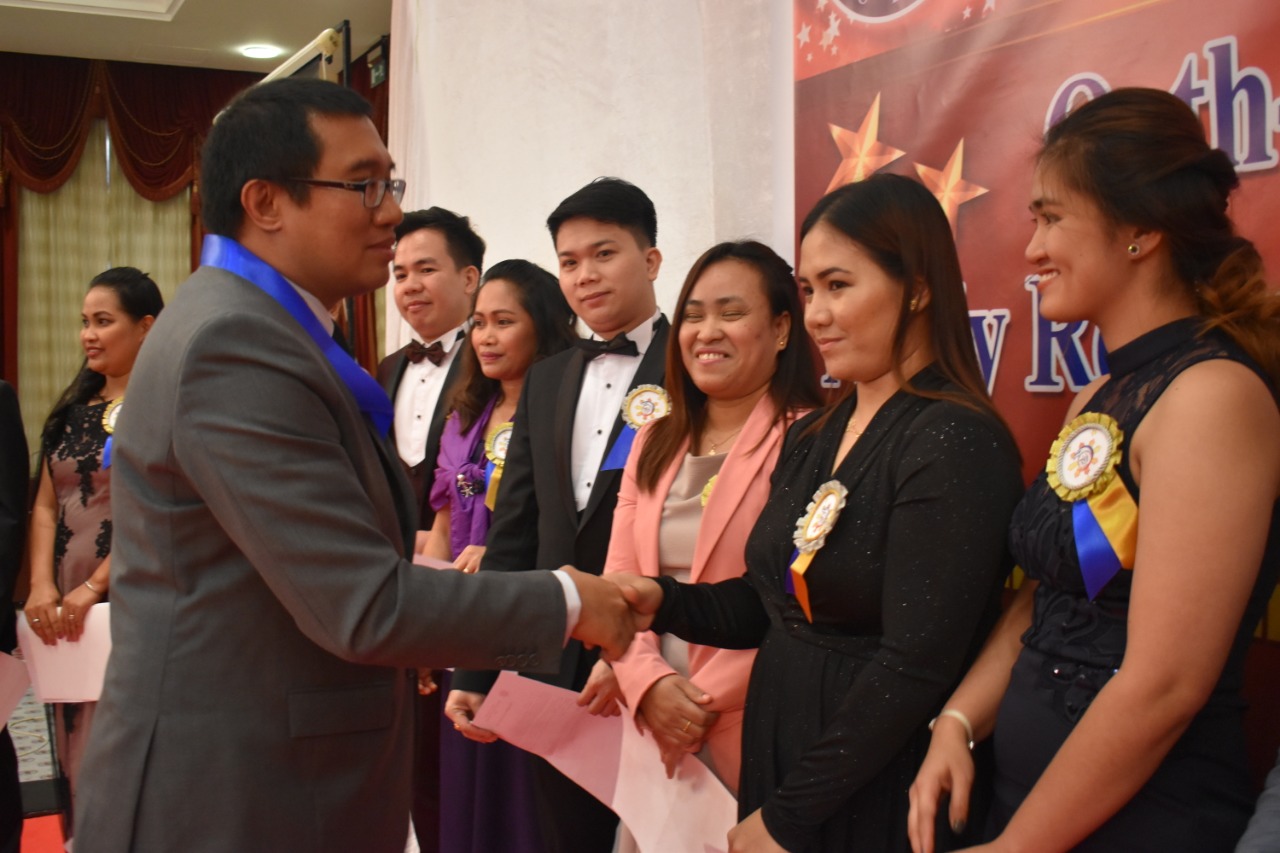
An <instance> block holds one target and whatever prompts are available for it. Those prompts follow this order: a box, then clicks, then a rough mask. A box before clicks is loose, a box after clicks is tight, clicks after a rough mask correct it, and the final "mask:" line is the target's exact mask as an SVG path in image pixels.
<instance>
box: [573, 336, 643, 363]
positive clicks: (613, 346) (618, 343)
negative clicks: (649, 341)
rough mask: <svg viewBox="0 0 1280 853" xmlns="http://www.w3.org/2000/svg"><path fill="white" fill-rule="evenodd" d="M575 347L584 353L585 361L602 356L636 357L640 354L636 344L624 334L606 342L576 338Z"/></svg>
mask: <svg viewBox="0 0 1280 853" xmlns="http://www.w3.org/2000/svg"><path fill="white" fill-rule="evenodd" d="M577 345H578V349H580V350H582V351H583V352H584V353H586V356H587V361H591V360H592V359H594V358H596V357H597V356H602V355H631V356H636V355H639V354H640V349H639V347H637V346H636V342H635V341H633V340H631V339H630V338H628V337H627V335H626V333H625V332H624V333H623V334H621V335H618V336H617V337H616V338H613V339H611V340H607V341H597V340H592V339H591V338H578V340H577Z"/></svg>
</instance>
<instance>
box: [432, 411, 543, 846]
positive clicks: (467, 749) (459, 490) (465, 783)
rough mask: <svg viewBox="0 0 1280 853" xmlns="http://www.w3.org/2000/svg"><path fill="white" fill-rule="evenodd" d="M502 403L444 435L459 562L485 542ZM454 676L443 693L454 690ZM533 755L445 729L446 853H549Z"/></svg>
mask: <svg viewBox="0 0 1280 853" xmlns="http://www.w3.org/2000/svg"><path fill="white" fill-rule="evenodd" d="M496 402H497V400H496V399H495V400H490V401H489V405H487V406H485V408H484V411H483V412H481V413H480V417H479V418H477V420H476V422H475V423H474V424H472V425H471V429H469V430H467V431H466V432H465V433H464V432H462V430H461V429H459V426H458V417H457V414H456V413H452V412H451V413H450V414H449V419H448V420H447V421H446V422H445V425H444V432H443V433H442V434H441V436H440V455H439V456H438V457H437V461H436V474H435V480H434V482H433V484H432V487H431V495H430V501H431V508H432V509H433V510H435V511H437V512H439V511H440V510H441V509H442V508H443V507H444V506H445V505H448V506H449V548H450V551H451V553H452V554H453V556H454V558H455V559H456V558H457V556H458V555H459V554H460V553H461V552H462V549H463V548H466V547H467V546H468V545H483V544H484V541H485V536H486V534H487V533H488V532H489V517H490V513H489V510H488V508H487V507H485V505H484V491H485V466H486V465H487V463H488V460H487V459H486V458H485V454H484V437H485V433H486V432H487V431H488V428H489V419H490V416H491V415H492V414H493V407H494V404H495V403H496ZM451 676H452V673H445V675H444V677H443V679H442V680H441V684H440V689H441V690H442V691H445V692H446V693H447V691H448V690H449V683H450V681H451ZM530 769H531V768H530V764H529V756H528V754H527V753H525V752H524V751H523V750H520V749H518V748H516V747H514V746H512V745H511V744H509V743H506V742H505V741H498V742H496V743H490V744H482V743H475V742H474V741H470V740H467V739H466V738H465V737H463V736H462V735H460V734H458V732H456V731H454V729H453V727H452V726H441V727H440V850H441V853H491V851H495V850H502V851H511V853H542V849H543V848H542V836H541V833H540V831H539V829H538V814H537V807H536V806H535V804H534V799H533V777H532V775H531V772H530Z"/></svg>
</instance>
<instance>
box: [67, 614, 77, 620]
mask: <svg viewBox="0 0 1280 853" xmlns="http://www.w3.org/2000/svg"><path fill="white" fill-rule="evenodd" d="M67 618H68V619H74V618H76V615H75V614H74V613H69V614H67Z"/></svg>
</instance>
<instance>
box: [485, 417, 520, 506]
mask: <svg viewBox="0 0 1280 853" xmlns="http://www.w3.org/2000/svg"><path fill="white" fill-rule="evenodd" d="M513 429H515V424H513V423H512V422H511V421H506V422H505V423H500V424H498V425H497V426H496V427H494V429H493V430H491V431H490V432H489V435H488V437H487V438H485V440H484V455H485V457H486V458H487V459H488V460H489V464H487V465H486V466H485V469H484V480H485V483H486V485H485V492H484V505H485V506H486V507H488V509H489V512H493V508H494V507H496V506H497V505H498V484H499V483H500V482H502V469H503V467H504V466H505V465H506V463H507V448H508V447H509V446H510V445H511V431H512V430H513Z"/></svg>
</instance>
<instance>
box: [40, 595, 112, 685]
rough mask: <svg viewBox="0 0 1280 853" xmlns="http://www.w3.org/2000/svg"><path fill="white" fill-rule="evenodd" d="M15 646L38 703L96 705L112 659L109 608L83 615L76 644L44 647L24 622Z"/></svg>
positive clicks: (99, 606) (96, 607) (97, 607)
mask: <svg viewBox="0 0 1280 853" xmlns="http://www.w3.org/2000/svg"><path fill="white" fill-rule="evenodd" d="M18 646H19V647H20V648H21V649H22V657H23V659H24V660H25V661H26V662H27V671H28V672H29V673H30V674H31V686H32V687H33V688H34V689H35V694H36V698H37V699H39V700H40V701H41V702H97V701H98V697H99V696H101V695H102V679H103V676H104V675H105V674H106V671H107V658H108V657H109V656H110V655H111V605H110V604H107V603H103V604H95V605H94V606H93V607H90V608H89V609H88V611H87V612H86V613H85V615H84V633H83V634H81V635H80V639H79V640H77V641H76V642H74V643H72V642H68V641H67V640H59V641H58V642H57V643H56V644H54V645H52V646H46V645H45V644H44V643H43V642H42V641H41V640H40V638H39V637H37V636H36V635H35V633H34V632H32V630H31V626H30V625H28V624H27V621H26V620H25V619H19V620H18Z"/></svg>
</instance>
